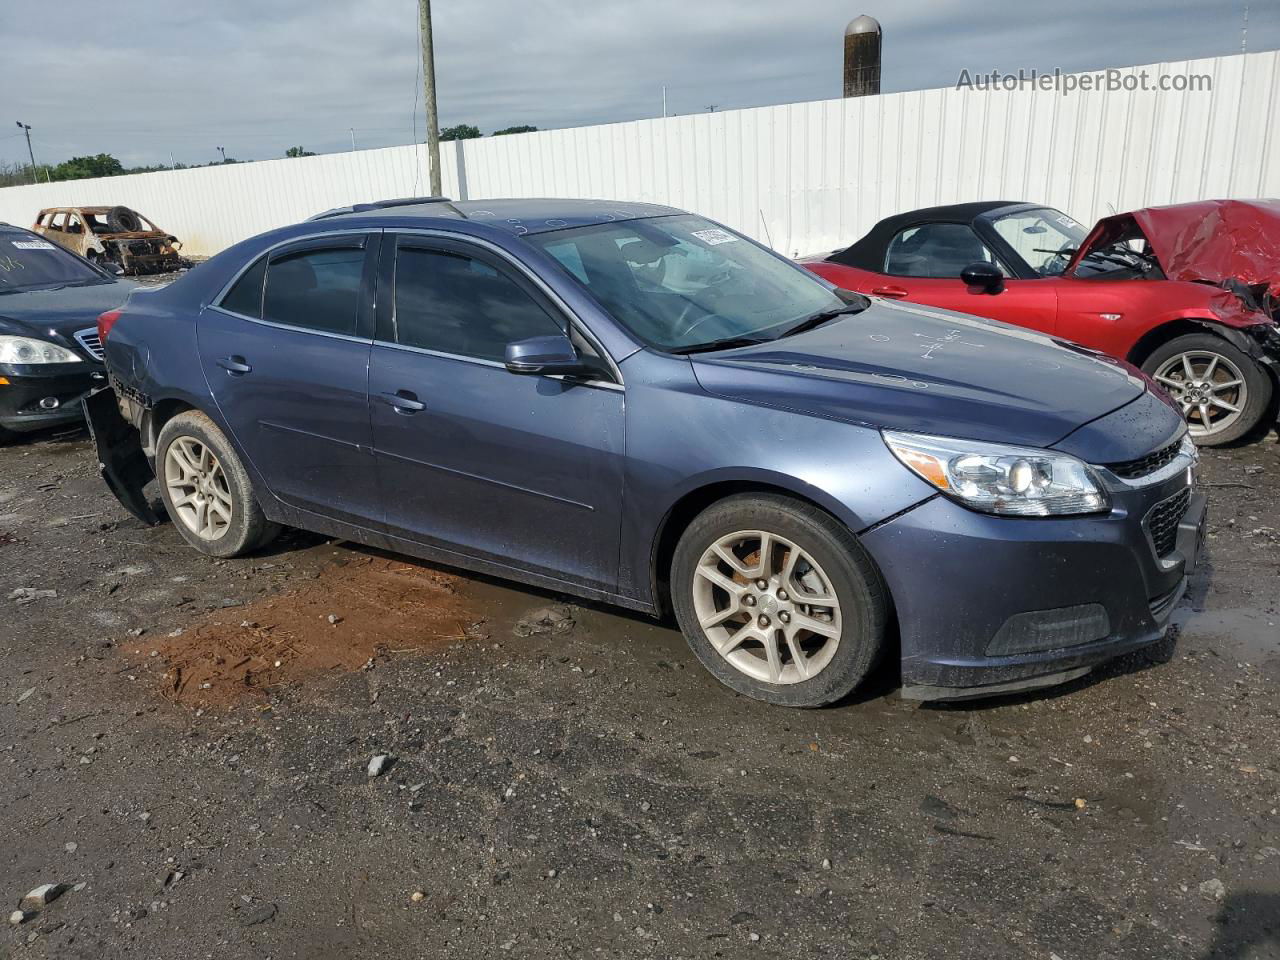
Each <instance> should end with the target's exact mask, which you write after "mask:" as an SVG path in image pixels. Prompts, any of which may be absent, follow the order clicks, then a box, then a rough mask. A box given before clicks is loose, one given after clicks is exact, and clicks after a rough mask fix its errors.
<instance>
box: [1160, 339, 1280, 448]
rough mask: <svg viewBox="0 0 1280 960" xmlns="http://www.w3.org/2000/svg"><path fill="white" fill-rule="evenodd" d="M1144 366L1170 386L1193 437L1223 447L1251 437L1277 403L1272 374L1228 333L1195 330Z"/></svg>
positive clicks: (1170, 343) (1172, 342)
mask: <svg viewBox="0 0 1280 960" xmlns="http://www.w3.org/2000/svg"><path fill="white" fill-rule="evenodd" d="M1142 370H1143V372H1144V373H1146V374H1147V375H1148V376H1150V377H1151V378H1152V379H1153V380H1155V381H1156V382H1157V383H1159V384H1160V386H1162V387H1164V388H1165V389H1166V390H1168V391H1169V393H1170V395H1172V397H1173V399H1174V400H1176V401H1177V403H1178V405H1179V406H1180V407H1181V408H1182V415H1183V416H1184V417H1186V418H1187V425H1188V427H1189V428H1190V432H1191V439H1192V440H1194V441H1195V442H1196V443H1197V444H1198V445H1200V446H1203V447H1218V446H1222V445H1224V444H1228V443H1234V442H1235V441H1237V440H1239V439H1241V438H1242V437H1245V436H1248V435H1249V434H1250V433H1252V432H1253V430H1254V429H1255V428H1257V427H1258V425H1259V423H1260V422H1261V421H1262V418H1263V417H1264V416H1265V415H1266V413H1267V411H1268V410H1269V409H1270V406H1271V392H1272V383H1271V376H1270V375H1269V374H1268V373H1267V371H1266V370H1265V369H1263V367H1261V366H1260V365H1259V364H1258V363H1257V361H1255V360H1254V359H1253V358H1252V357H1250V356H1249V355H1248V354H1246V353H1245V352H1244V351H1243V350H1240V349H1239V348H1237V347H1236V346H1235V345H1234V344H1232V343H1230V342H1228V341H1227V340H1225V339H1223V338H1222V337H1218V336H1214V335H1213V334H1211V333H1192V334H1187V335H1186V336H1182V337H1176V338H1175V339H1173V340H1170V341H1169V342H1168V343H1166V344H1164V345H1163V346H1161V347H1159V348H1158V349H1157V350H1156V351H1155V352H1154V353H1152V354H1151V356H1149V357H1147V359H1146V362H1145V363H1143V364H1142Z"/></svg>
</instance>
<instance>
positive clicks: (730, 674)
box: [671, 494, 888, 707]
mask: <svg viewBox="0 0 1280 960" xmlns="http://www.w3.org/2000/svg"><path fill="white" fill-rule="evenodd" d="M762 544H764V549H763V550H762V549H761V546H762ZM762 584H763V586H762ZM671 598H672V605H673V606H674V607H675V613H676V619H677V620H678V621H679V623H680V628H681V630H682V631H683V632H684V635H685V638H686V639H687V640H688V642H689V646H690V647H691V648H692V649H693V652H694V654H696V655H697V657H698V659H699V660H701V661H702V664H703V666H705V667H706V668H707V669H708V670H709V671H711V673H712V674H713V675H714V676H715V677H716V678H717V679H718V680H719V681H720V682H721V683H723V684H724V685H725V686H727V687H729V688H731V689H733V690H736V691H737V692H738V693H741V694H744V695H746V696H748V697H753V698H754V699H756V700H763V701H765V702H766V703H772V704H777V705H779V706H788V707H820V706H823V705H825V704H828V703H832V702H834V701H836V700H839V699H840V698H841V697H843V696H845V695H846V694H848V693H849V692H850V691H852V690H853V689H854V688H855V687H857V686H858V684H859V683H861V682H862V680H863V679H864V678H865V677H866V676H867V674H868V673H870V671H871V669H872V667H874V666H875V664H876V661H877V660H878V659H879V657H880V654H881V652H882V650H883V648H884V643H885V633H886V624H887V621H888V599H887V591H886V589H885V586H884V582H883V580H882V579H881V577H880V573H879V571H878V570H877V569H876V567H875V564H874V563H873V562H872V560H871V558H870V557H869V556H868V555H867V553H866V551H865V550H863V548H862V546H861V545H860V544H859V543H858V541H857V539H856V538H855V537H854V536H853V534H852V533H850V532H849V530H848V529H847V528H846V527H845V526H843V525H842V524H840V523H838V522H837V521H836V520H835V519H833V518H832V517H831V516H829V515H828V514H826V513H824V512H823V511H821V510H819V509H818V508H816V507H813V506H810V505H809V504H805V503H801V502H798V501H795V500H791V499H789V498H787V497H783V496H777V495H772V494H744V495H741V496H735V497H730V498H728V499H726V500H722V501H721V502H719V503H717V504H715V505H713V506H711V507H708V508H707V509H706V510H705V511H704V512H703V513H701V514H699V515H698V516H697V517H696V518H695V519H694V520H693V522H692V523H690V524H689V527H688V529H686V530H685V532H684V534H683V535H682V536H681V537H680V542H679V543H678V544H677V545H676V550H675V557H674V559H673V561H672V565H671Z"/></svg>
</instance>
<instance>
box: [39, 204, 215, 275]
mask: <svg viewBox="0 0 1280 960" xmlns="http://www.w3.org/2000/svg"><path fill="white" fill-rule="evenodd" d="M122 227H123V228H126V229H120V228H122ZM32 229H33V230H34V231H35V232H36V233H38V234H40V235H41V236H43V237H46V238H47V239H49V240H51V241H53V242H54V243H57V244H59V245H60V246H63V247H66V248H67V249H68V250H70V251H71V252H72V253H78V254H79V255H80V256H82V257H84V258H85V259H87V260H91V261H93V262H94V263H97V264H99V265H100V266H106V265H107V264H110V263H114V264H116V265H117V266H119V267H120V269H121V270H122V271H124V273H126V274H128V275H130V276H139V275H142V274H149V273H165V272H168V271H171V270H180V269H182V268H184V267H189V266H191V262H190V261H189V260H187V259H186V258H184V257H183V256H182V254H181V253H180V252H179V251H180V250H181V249H182V242H181V241H180V240H179V239H178V238H177V237H175V236H174V235H173V234H171V233H169V232H167V231H165V230H161V229H160V228H159V227H157V226H156V225H155V224H154V223H152V222H151V221H150V220H148V219H147V218H146V217H144V216H143V215H142V214H140V213H137V212H136V211H134V210H130V209H129V208H128V207H120V206H115V207H106V206H102V207H48V208H46V209H44V210H41V211H40V213H39V214H38V215H37V216H36V222H35V225H34V226H33V227H32Z"/></svg>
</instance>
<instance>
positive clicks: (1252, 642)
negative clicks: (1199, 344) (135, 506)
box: [0, 432, 1280, 960]
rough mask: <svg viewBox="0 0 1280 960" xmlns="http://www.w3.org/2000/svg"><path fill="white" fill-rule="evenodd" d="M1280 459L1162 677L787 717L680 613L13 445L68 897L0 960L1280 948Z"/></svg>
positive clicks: (19, 864) (1207, 468)
mask: <svg viewBox="0 0 1280 960" xmlns="http://www.w3.org/2000/svg"><path fill="white" fill-rule="evenodd" d="M1278 472H1280V444H1278V443H1277V440H1276V438H1275V436H1274V435H1273V436H1271V437H1270V438H1268V439H1267V440H1266V441H1265V442H1263V443H1261V444H1258V445H1254V446H1251V447H1248V448H1243V449H1238V450H1231V451H1226V452H1221V453H1209V454H1207V455H1206V458H1205V462H1204V466H1203V470H1202V474H1203V478H1204V479H1205V481H1206V482H1207V483H1208V484H1209V485H1210V487H1211V490H1210V495H1211V506H1210V509H1211V532H1210V537H1209V541H1208V555H1207V561H1206V563H1205V564H1204V565H1203V566H1202V568H1201V570H1200V572H1199V573H1198V574H1197V576H1196V578H1195V582H1194V584H1193V589H1192V591H1191V594H1190V596H1189V598H1188V600H1187V601H1186V602H1184V605H1183V607H1182V608H1181V609H1180V610H1179V612H1178V623H1179V625H1180V628H1181V629H1180V636H1179V638H1178V640H1177V642H1176V644H1169V645H1167V646H1166V648H1165V649H1164V650H1162V651H1158V652H1159V653H1161V654H1163V655H1162V656H1154V655H1143V656H1138V657H1133V658H1130V659H1128V660H1126V661H1124V662H1121V663H1119V664H1115V665H1113V666H1110V667H1108V668H1106V669H1104V670H1102V671H1099V672H1097V673H1096V674H1095V675H1093V676H1091V677H1088V678H1086V679H1085V680H1082V681H1079V682H1077V683H1074V684H1072V685H1070V686H1068V687H1066V688H1063V689H1060V690H1056V691H1052V692H1050V693H1047V694H1041V695H1037V696H1032V697H1024V698H1018V699H1006V700H1001V701H992V702H986V703H981V704H970V705H964V706H944V707H937V706H934V707H920V706H917V705H913V704H910V703H907V702H904V701H902V700H900V699H899V698H898V696H897V692H896V677H895V675H894V672H893V670H892V669H885V670H883V671H882V672H881V673H880V674H879V675H878V676H877V677H876V678H875V679H874V681H873V682H872V683H871V684H870V685H869V688H868V689H866V690H864V691H862V692H860V693H859V694H858V695H857V696H855V697H854V698H853V699H852V700H851V701H850V702H847V703H845V704H842V705H840V706H838V707H836V708H833V709H828V710H822V711H811V712H793V711H785V710H781V709H776V708H769V707H766V706H763V705H760V704H757V703H754V702H752V701H749V700H746V699H742V698H740V697H736V696H734V695H732V694H731V693H729V692H728V691H726V690H724V689H723V688H721V687H719V686H718V685H717V684H716V683H715V682H714V681H713V680H712V679H711V678H710V676H709V675H707V674H706V673H705V672H704V671H703V670H701V669H700V668H699V667H698V665H697V664H696V662H695V661H694V659H693V657H692V655H691V654H690V653H689V651H688V650H687V648H686V647H685V645H684V643H683V641H682V639H681V638H680V636H679V635H678V634H677V633H676V632H675V631H674V630H673V629H671V628H670V627H669V626H663V625H655V624H653V623H650V622H649V621H647V620H644V619H642V618H635V617H631V616H628V615H625V614H620V613H618V612H616V611H612V610H608V609H605V608H601V607H594V606H589V605H580V604H577V603H574V602H568V601H566V600H565V599H564V598H560V597H556V596H553V595H549V594H545V593H540V592H537V591H531V590H524V589H519V588H512V587H509V586H505V585H502V584H498V583H495V582H491V581H486V580H479V579H475V578H471V577H465V576H461V575H458V574H457V573H456V572H451V571H439V570H434V569H432V568H430V567H427V566H425V565H421V564H417V563H413V562H405V561H403V560H401V559H399V558H392V557H386V556H382V555H379V554H377V553H376V552H372V551H367V550H362V549H355V548H352V547H351V546H349V545H346V544H342V543H337V542H330V541H326V540H322V539H320V538H317V537H313V536H310V535H305V534H300V533H299V534H291V535H289V536H286V537H285V538H284V539H283V540H282V541H280V542H279V543H277V544H276V545H274V546H273V547H272V548H271V550H270V551H269V552H267V553H266V554H264V555H260V556H256V557H253V558H249V559H245V560H236V561H225V562H212V561H209V560H206V559H203V558H201V557H200V556H198V555H197V554H195V553H194V552H192V551H191V550H189V549H187V548H185V547H184V546H183V545H182V544H181V542H180V540H179V537H178V535H177V533H176V532H175V531H174V530H173V529H172V527H171V526H161V527H157V528H154V529H147V528H145V527H143V526H142V525H141V524H139V523H138V522H136V521H135V520H133V519H132V518H130V517H128V516H127V515H126V514H125V513H124V512H123V511H122V510H121V509H120V508H119V507H118V506H117V505H116V504H115V502H114V501H113V500H112V499H111V498H110V496H109V495H108V494H107V492H106V490H105V488H103V486H102V485H101V483H100V482H99V480H98V478H97V476H96V473H95V464H94V460H93V458H92V455H91V453H90V449H89V445H88V442H87V440H86V439H85V437H84V436H83V434H81V433H79V432H72V433H69V434H64V435H61V436H59V435H53V436H42V437H38V438H35V439H33V440H30V441H26V442H22V443H20V444H18V445H16V446H12V447H8V448H3V449H0V613H2V616H0V730H3V737H2V739H0V763H3V767H0V769H2V770H3V773H4V775H3V777H0V895H2V896H7V897H9V899H10V902H11V904H12V906H11V907H10V908H6V910H5V911H4V912H5V913H6V914H7V912H8V910H10V909H15V908H17V907H18V905H19V901H20V900H21V898H22V897H23V896H24V895H25V894H26V893H27V892H28V891H29V890H32V889H33V888H35V887H38V886H39V885H41V884H46V883H57V884H66V885H68V889H67V890H66V892H64V893H62V895H61V896H60V897H58V898H57V899H56V900H54V901H53V902H52V903H50V904H49V905H48V906H46V907H44V908H43V909H41V910H39V911H36V912H33V913H32V914H31V915H30V916H28V917H27V918H25V919H24V920H23V922H21V923H20V924H12V925H9V924H6V925H5V926H4V928H3V929H2V930H0V958H9V957H15V958H17V957H22V958H26V957H31V958H46V957H49V958H53V957H56V958H80V957H83V958H94V960H100V958H107V957H109V958H118V957H141V958H164V960H168V958H190V957H210V958H220V957H226V958H236V960H238V958H275V960H283V958H315V960H321V958H324V960H331V958H347V957H351V958H356V957H359V958H368V957H371V956H379V957H383V958H388V960H392V958H402V957H403V958H419V957H443V956H457V957H479V956H485V957H488V956H504V955H509V956H512V957H559V956H577V955H582V956H591V957H634V956H638V957H647V956H651V957H660V958H675V957H728V956H733V957H737V956H751V955H758V956H776V957H787V958H795V957H830V958H871V957H883V958H886V960H887V958H898V957H908V958H914V957H921V958H939V960H941V958H947V960H958V958H970V957H973V958H982V960H990V958H992V957H1014V958H1024V957H1025V958H1043V960H1052V958H1055V957H1056V958H1058V960H1100V958H1107V957H1117V958H1119V957H1126V958H1128V957H1135V958H1136V957H1148V958H1161V960H1169V958H1197V960H1199V958H1209V957H1222V958H1226V957H1230V958H1241V960H1244V958H1261V957H1278V956H1280V809H1278V808H1280V790H1278V789H1277V788H1278V787H1280V741H1278V739H1277V730H1280V627H1278V626H1277V621H1280V615H1278V611H1277V595H1278V593H1280V591H1278V590H1277V587H1278V586H1280V505H1278V504H1277V501H1276V497H1275V489H1276V487H1275V480H1274V478H1275V476H1276V475H1277V473H1278ZM15 591H19V592H18V593H17V594H16V595H15V593H14V592H15ZM42 591H55V592H56V595H50V594H47V593H42ZM178 631H181V632H178ZM377 757H382V758H384V759H382V760H380V761H377V762H376V763H375V764H374V766H373V767H372V768H371V766H370V764H371V761H373V760H374V759H375V758H377ZM379 767H381V769H379ZM371 770H375V771H378V775H376V776H375V775H371ZM14 919H17V918H14Z"/></svg>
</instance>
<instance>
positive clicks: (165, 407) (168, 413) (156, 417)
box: [138, 397, 207, 459]
mask: <svg viewBox="0 0 1280 960" xmlns="http://www.w3.org/2000/svg"><path fill="white" fill-rule="evenodd" d="M188 410H200V408H199V407H198V406H196V405H195V404H194V403H192V402H191V401H190V399H188V398H186V397H165V398H164V399H161V400H156V401H153V403H152V404H151V407H150V409H148V410H147V411H146V412H145V413H144V414H143V419H142V423H141V424H139V429H138V432H139V433H140V434H141V435H142V448H143V451H144V452H145V453H146V454H147V456H148V457H151V458H153V459H154V458H155V455H156V442H157V441H158V440H159V439H160V431H161V430H163V429H164V425H165V424H166V423H168V422H169V421H170V420H172V419H173V418H174V417H176V416H178V414H180V413H186V412H187V411H188ZM200 412H201V413H205V411H203V410H200ZM206 415H207V414H206Z"/></svg>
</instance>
